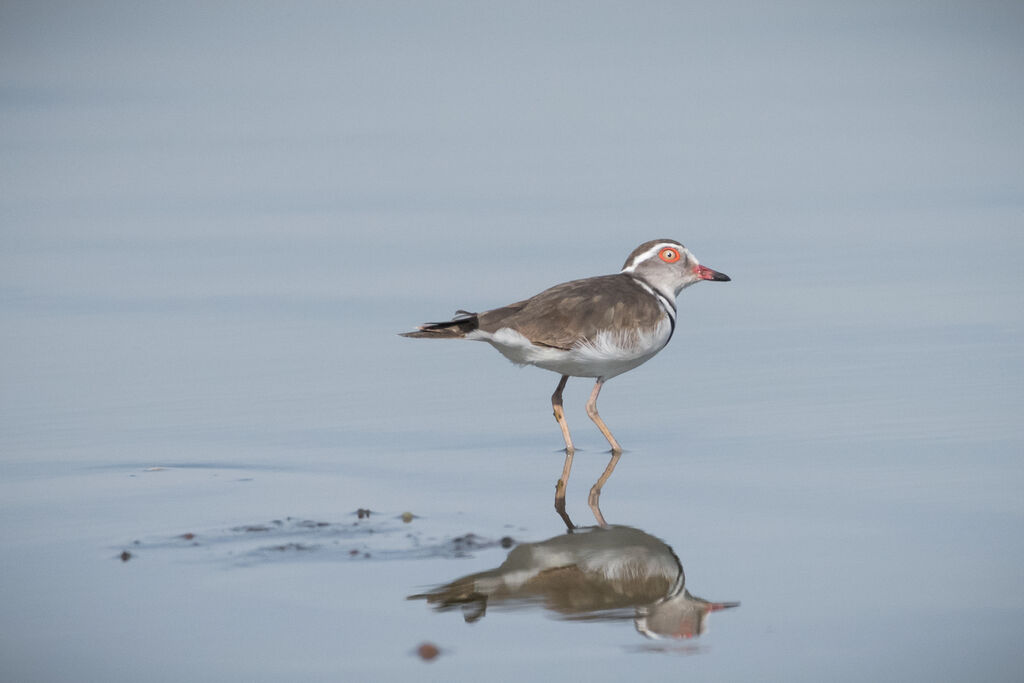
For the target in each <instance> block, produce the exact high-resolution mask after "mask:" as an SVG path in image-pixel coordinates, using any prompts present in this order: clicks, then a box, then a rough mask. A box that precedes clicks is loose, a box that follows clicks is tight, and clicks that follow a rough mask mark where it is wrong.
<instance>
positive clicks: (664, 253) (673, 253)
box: [658, 247, 679, 263]
mask: <svg viewBox="0 0 1024 683" xmlns="http://www.w3.org/2000/svg"><path fill="white" fill-rule="evenodd" d="M658 258H660V259H661V260H662V261H664V262H665V263H675V262H676V261H678V260H679V250H678V249H673V248H672V247H665V248H664V249H662V250H661V251H659V252H658Z"/></svg>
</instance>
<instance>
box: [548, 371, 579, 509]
mask: <svg viewBox="0 0 1024 683" xmlns="http://www.w3.org/2000/svg"><path fill="white" fill-rule="evenodd" d="M568 381H569V375H562V379H560V380H559V381H558V387H557V388H556V389H555V393H553V394H551V407H552V408H553V409H554V411H555V419H556V420H558V426H559V427H561V428H562V436H563V437H564V438H565V464H564V465H562V476H561V478H560V479H559V480H558V483H557V484H555V510H558V514H560V515H562V518H563V519H566V520H567V518H566V516H565V487H566V485H567V484H568V483H569V472H570V471H571V470H572V456H573V453H575V452H576V449H574V448H573V447H572V437H570V436H569V425H568V424H567V423H566V421H565V412H564V411H563V410H562V389H565V383H566V382H568ZM566 524H569V522H568V520H567V521H566Z"/></svg>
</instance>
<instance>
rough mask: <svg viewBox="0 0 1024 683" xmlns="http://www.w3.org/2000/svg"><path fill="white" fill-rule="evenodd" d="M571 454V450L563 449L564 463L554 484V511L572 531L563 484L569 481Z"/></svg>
mask: <svg viewBox="0 0 1024 683" xmlns="http://www.w3.org/2000/svg"><path fill="white" fill-rule="evenodd" d="M572 456H573V451H572V450H571V449H566V451H565V464H564V465H562V477H561V478H560V479H559V480H558V483H557V484H555V511H556V512H558V516H559V517H561V518H562V521H563V522H565V526H566V529H568V530H569V531H572V530H573V529H574V528H576V527H575V526H573V523H572V520H571V519H569V515H568V514H567V513H566V512H565V485H566V484H568V483H569V473H570V472H571V471H572Z"/></svg>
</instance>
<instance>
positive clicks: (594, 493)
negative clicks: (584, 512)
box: [587, 451, 622, 527]
mask: <svg viewBox="0 0 1024 683" xmlns="http://www.w3.org/2000/svg"><path fill="white" fill-rule="evenodd" d="M621 456H622V453H621V452H619V451H613V452H612V458H611V460H609V461H608V466H607V467H605V468H604V472H603V473H602V474H601V477H600V478H599V479H598V480H597V481H596V482H595V483H594V485H593V486H591V487H590V495H589V496H587V504H588V505H590V511H591V512H593V513H594V519H595V520H597V524H598V526H601V527H607V526H608V523H607V522H605V521H604V515H602V514H601V488H602V487H603V486H604V484H605V482H606V481H608V477H610V476H612V472H614V471H615V466H616V465H618V464H619V458H620V457H621Z"/></svg>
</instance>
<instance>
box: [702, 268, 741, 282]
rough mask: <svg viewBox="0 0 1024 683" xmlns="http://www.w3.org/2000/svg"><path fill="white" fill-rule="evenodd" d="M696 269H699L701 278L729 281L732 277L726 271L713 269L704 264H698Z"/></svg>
mask: <svg viewBox="0 0 1024 683" xmlns="http://www.w3.org/2000/svg"><path fill="white" fill-rule="evenodd" d="M694 270H696V271H697V277H699V278H700V279H701V280H714V281H716V282H729V281H730V280H731V279H732V278H731V277H729V276H728V275H726V274H725V273H719V272H718V271H717V270H711V269H710V268H705V267H704V266H697V267H696V268H695V269H694Z"/></svg>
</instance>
